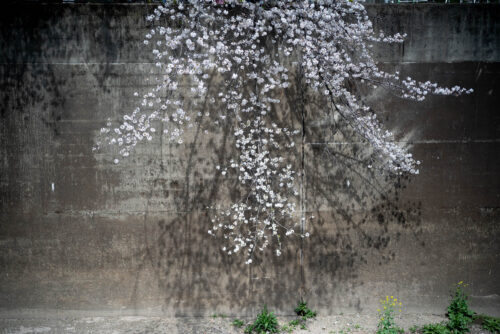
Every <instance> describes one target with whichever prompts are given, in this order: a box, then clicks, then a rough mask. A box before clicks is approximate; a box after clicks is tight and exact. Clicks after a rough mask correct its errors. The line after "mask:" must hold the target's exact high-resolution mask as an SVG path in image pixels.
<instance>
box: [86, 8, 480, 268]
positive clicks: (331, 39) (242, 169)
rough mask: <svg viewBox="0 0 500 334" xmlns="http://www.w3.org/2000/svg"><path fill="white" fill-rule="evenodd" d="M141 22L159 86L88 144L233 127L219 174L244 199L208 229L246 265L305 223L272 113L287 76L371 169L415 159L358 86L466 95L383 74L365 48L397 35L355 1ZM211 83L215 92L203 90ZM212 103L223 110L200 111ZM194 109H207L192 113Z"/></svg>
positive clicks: (217, 215) (398, 166) (418, 95)
mask: <svg viewBox="0 0 500 334" xmlns="http://www.w3.org/2000/svg"><path fill="white" fill-rule="evenodd" d="M147 20H148V21H149V22H151V28H150V30H149V31H148V32H147V34H146V35H145V39H144V41H143V43H144V44H143V46H144V48H149V49H150V50H151V52H152V54H153V56H154V58H155V62H156V63H155V65H156V67H157V70H158V71H159V74H158V76H157V85H156V87H154V88H153V89H151V90H150V91H148V92H146V93H144V94H139V93H135V94H134V95H136V96H137V97H138V99H139V101H140V102H139V106H138V107H137V108H135V109H134V110H133V111H132V112H131V113H129V114H127V115H125V116H123V120H122V121H120V122H119V124H118V125H117V126H114V125H113V123H112V122H111V120H108V122H107V124H106V126H105V127H104V128H102V129H101V139H100V140H99V141H98V142H97V145H96V147H95V148H96V149H98V148H99V147H101V146H102V144H109V145H112V146H116V147H117V149H118V150H119V154H120V156H121V157H122V158H126V157H127V156H129V155H130V153H131V152H132V150H133V149H134V148H135V147H136V145H137V144H139V143H141V142H144V141H146V142H147V141H150V140H152V138H153V136H158V134H159V133H160V136H163V137H162V138H164V139H167V140H169V141H170V142H173V143H178V144H182V143H183V141H184V138H183V133H184V132H185V131H186V129H189V128H192V127H194V126H195V125H200V124H202V120H204V119H210V120H211V122H212V126H213V125H215V126H221V125H226V126H230V127H231V128H232V134H233V136H234V145H235V148H236V150H237V152H238V154H237V155H236V156H233V157H230V158H229V160H228V161H227V163H226V164H225V165H219V166H216V170H217V172H218V173H220V175H221V176H222V177H230V176H231V177H234V178H235V179H236V180H237V181H238V183H239V186H240V187H241V189H242V192H243V194H242V197H241V198H240V199H235V200H234V202H233V203H232V204H231V205H229V206H227V207H223V208H221V207H219V206H218V205H217V203H214V207H213V208H214V209H216V210H213V212H214V214H213V216H212V223H213V226H212V227H211V228H210V229H209V230H208V233H209V234H211V235H213V236H217V237H220V238H222V239H221V240H222V242H223V245H221V248H222V250H223V251H224V252H225V253H227V254H228V255H233V254H237V253H240V252H244V258H245V259H246V263H247V264H250V263H252V261H253V260H252V259H253V258H254V254H255V252H257V251H259V252H262V251H264V250H265V249H266V248H268V247H271V249H272V250H273V252H274V253H275V254H276V256H280V255H281V252H282V248H281V243H282V241H283V240H284V238H283V237H285V236H292V235H295V236H298V237H301V238H306V237H308V236H309V233H307V232H305V230H304V229H303V228H302V227H303V226H304V223H305V222H306V221H307V220H308V219H312V218H313V217H305V213H304V210H302V208H297V196H298V195H299V189H297V184H296V183H297V182H296V178H297V175H298V174H299V173H297V170H295V168H294V167H293V163H292V162H293V159H292V158H293V157H291V156H286V155H284V154H283V152H286V151H287V150H288V151H290V150H292V149H293V148H294V146H295V142H296V140H295V137H296V136H297V135H298V134H300V133H301V131H300V130H296V129H291V128H288V127H287V126H286V125H285V124H281V123H280V122H279V121H275V120H274V119H273V117H271V116H272V113H273V106H274V105H278V104H280V102H281V101H280V99H278V98H276V96H277V94H276V93H277V92H278V91H283V90H286V89H287V88H288V87H289V86H291V79H290V78H291V73H290V72H293V73H300V74H301V75H302V77H303V79H304V82H305V84H306V85H307V86H308V87H309V88H310V89H313V90H315V91H317V92H318V93H320V94H322V95H323V97H324V98H325V99H326V101H328V103H326V104H325V111H326V112H328V113H329V114H331V115H335V116H336V117H339V118H340V119H342V121H343V122H346V123H347V124H349V126H350V127H351V128H352V130H353V131H354V132H355V133H356V134H357V135H358V136H360V138H361V139H362V140H363V141H364V142H365V143H366V144H367V145H368V146H369V147H370V149H371V150H372V152H373V154H372V155H371V156H370V158H369V159H370V161H369V165H368V168H372V170H381V171H387V172H389V173H394V174H402V173H410V174H418V172H419V171H418V165H419V163H420V162H419V161H417V160H415V159H414V158H413V156H412V154H411V153H409V152H408V151H407V149H406V148H405V147H402V146H400V145H399V144H398V143H397V142H396V141H395V140H394V136H393V134H392V133H391V132H390V131H387V130H384V129H383V127H382V125H381V124H380V122H379V121H378V120H377V117H376V115H375V113H374V111H373V110H372V109H371V108H370V106H368V105H367V104H366V102H365V101H364V98H363V94H361V90H362V89H364V88H376V87H385V88H387V89H389V90H390V91H391V92H393V93H394V94H396V95H398V96H400V97H402V98H405V99H411V100H415V101H422V100H424V99H425V98H426V96H428V95H429V94H437V95H459V94H464V93H471V92H472V90H467V89H465V88H461V87H458V86H454V87H451V88H446V87H440V86H438V85H437V84H436V83H432V82H430V81H426V82H420V81H416V80H414V79H412V78H409V77H407V78H401V77H400V75H399V73H398V72H395V73H389V72H386V71H384V70H382V69H380V68H379V67H378V66H377V63H376V60H375V59H374V57H373V52H372V50H373V47H374V45H376V44H384V43H385V44H391V43H401V42H402V41H403V39H404V37H405V35H404V34H400V33H397V34H395V35H387V34H385V33H383V32H382V31H375V29H374V28H373V25H372V22H371V21H370V19H369V17H368V15H367V12H366V10H365V8H364V6H363V3H362V2H360V1H358V0H354V1H331V0H324V1H308V0H284V1H241V0H214V1H213V0H185V1H180V0H179V1H170V2H167V3H166V4H164V5H159V6H158V7H156V8H155V9H154V13H153V14H152V15H150V16H148V17H147ZM214 78H218V80H219V81H218V83H217V85H218V86H217V87H218V92H217V93H216V94H213V93H212V92H211V91H210V90H209V82H210V80H212V79H214ZM180 87H182V89H181V88H180ZM210 104H211V105H217V106H223V107H222V108H218V111H211V112H208V111H205V110H208V109H207V108H206V106H207V105H210ZM195 106H202V109H204V110H203V111H196V112H195V111H193V110H195V108H194V107H195ZM198 110H199V109H198ZM205 131H207V130H206V129H205ZM115 163H119V159H118V158H117V159H115ZM299 175H300V174H299Z"/></svg>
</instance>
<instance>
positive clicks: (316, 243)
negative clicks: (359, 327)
mask: <svg viewBox="0 0 500 334" xmlns="http://www.w3.org/2000/svg"><path fill="white" fill-rule="evenodd" d="M300 78H301V75H300V73H299V74H296V82H295V85H292V87H291V88H289V89H287V90H286V91H282V92H278V93H277V97H279V98H280V99H281V100H282V103H281V104H280V105H279V106H276V107H275V108H274V112H273V113H272V116H271V117H270V118H271V121H272V122H275V123H277V124H278V125H279V126H281V127H287V128H289V129H302V130H303V134H302V136H299V137H298V138H297V143H298V145H296V149H295V150H293V151H290V152H287V155H288V157H287V158H288V159H289V161H290V163H291V164H293V166H294V168H295V170H297V171H303V172H304V176H303V177H300V178H299V179H298V180H297V181H298V183H301V184H302V185H303V193H302V195H301V196H300V198H299V199H298V203H297V204H298V206H299V207H301V206H302V207H303V208H304V209H305V211H306V216H310V215H314V216H315V218H314V219H312V220H308V222H307V224H306V226H305V227H306V229H307V231H309V232H310V233H311V237H310V238H309V239H301V238H287V240H286V241H285V242H284V243H283V244H284V245H283V248H282V255H281V256H280V257H276V256H275V255H274V254H272V253H271V252H270V251H266V252H263V253H257V254H256V258H255V259H254V264H252V265H251V266H247V265H245V264H244V261H245V258H244V257H243V256H241V255H238V256H228V255H226V254H225V253H224V252H223V251H222V250H221V244H220V239H217V238H213V237H211V236H210V235H208V233H207V231H208V229H209V228H210V227H211V226H212V222H211V219H212V214H213V210H214V208H213V206H214V204H216V203H223V204H228V203H232V202H235V201H238V199H239V198H241V196H242V194H243V192H242V189H241V186H240V185H239V183H238V180H237V179H236V178H235V177H222V176H221V174H220V173H219V172H217V170H216V169H215V166H217V165H224V164H227V161H228V160H229V159H230V157H237V156H238V151H237V149H236V147H235V146H234V142H233V140H234V139H233V136H232V132H233V129H234V128H233V126H234V123H233V122H234V120H233V119H231V118H230V117H228V119H227V121H226V122H224V123H220V124H219V125H214V124H213V123H212V122H211V121H210V122H209V121H208V120H200V122H198V126H197V128H196V129H195V131H193V133H192V135H190V136H189V138H190V140H189V143H188V144H186V145H185V146H182V147H180V146H178V145H174V144H163V143H161V145H166V146H168V147H170V149H171V150H172V152H175V154H174V155H179V156H182V159H181V160H180V161H181V162H180V165H181V166H180V167H181V168H180V169H181V170H182V171H183V175H182V177H179V178H172V177H171V176H170V175H169V170H168V169H166V168H163V167H162V166H160V173H159V175H158V178H156V179H154V180H153V181H152V184H151V189H152V193H153V191H154V192H157V191H158V190H159V191H160V192H163V193H165V196H168V197H169V198H170V199H171V201H172V203H174V211H172V212H171V213H169V214H167V215H166V217H165V218H156V217H154V215H150V216H148V213H147V212H146V216H145V236H146V238H147V239H148V240H149V241H147V242H146V246H145V249H144V253H143V254H141V255H140V256H141V257H142V259H143V263H141V265H140V267H139V268H138V271H141V270H143V269H144V268H145V267H148V266H151V267H152V269H153V272H154V273H155V276H156V280H157V282H158V288H159V290H160V291H161V293H162V296H161V298H162V299H163V300H164V304H163V307H164V311H165V312H167V313H168V314H172V315H175V316H185V315H191V316H192V315H205V316H206V315H211V314H214V313H226V314H228V313H229V314H231V315H240V316H241V315H255V313H256V311H257V310H258V309H259V308H260V307H261V306H262V305H263V304H267V305H268V306H269V307H272V308H273V309H274V310H277V311H278V312H279V313H284V314H291V313H292V312H293V305H294V304H295V303H296V302H297V300H298V299H300V298H305V299H308V300H310V301H311V302H312V304H313V305H315V306H316V307H325V308H326V307H331V306H332V305H334V304H335V303H336V302H338V300H336V299H335V296H337V295H345V294H346V293H348V291H349V290H350V289H352V288H353V286H356V285H362V284H363V280H364V279H366V277H358V274H357V273H358V270H359V268H361V267H362V266H366V265H367V264H368V265H371V264H373V262H374V261H376V263H377V265H379V264H380V265H383V264H385V263H388V262H390V261H392V260H393V259H394V258H395V256H396V253H395V249H394V247H393V246H394V243H395V242H397V241H398V239H399V238H400V236H401V235H408V234H410V235H412V237H414V238H416V239H418V235H419V233H420V232H419V223H420V215H421V214H420V204H419V203H414V202H409V201H404V200H402V199H401V198H400V194H401V192H402V191H403V190H404V188H405V187H406V185H407V184H408V182H410V181H411V179H410V178H409V177H407V176H396V177H394V176H390V175H388V174H386V173H382V172H381V171H378V170H374V169H370V168H368V167H367V165H368V164H369V161H371V159H372V158H373V152H370V150H369V149H368V148H367V146H366V143H364V142H362V141H360V140H359V138H358V137H357V136H356V134H355V133H354V132H353V131H352V130H351V129H350V127H349V126H348V125H347V124H345V123H343V122H341V121H339V120H336V119H334V115H332V114H331V113H329V112H325V111H324V108H323V107H322V106H324V105H325V101H324V100H322V98H321V97H318V95H317V94H316V93H313V92H307V91H306V88H305V87H304V85H303V84H302V82H301V79H300ZM216 86H217V85H216V84H215V83H212V85H211V87H210V89H211V90H212V93H214V92H215V91H216V89H217V87H216ZM221 107H222V106H217V105H211V106H208V105H202V106H192V108H193V110H196V108H201V109H200V110H207V108H209V109H210V111H211V112H212V111H214V110H215V111H217V110H219V109H220V108H221ZM207 122H208V123H207ZM206 128H208V130H209V134H208V135H207V134H203V130H204V129H206ZM162 163H163V162H162ZM150 198H151V196H150ZM146 211H147V210H146ZM155 219H156V220H155ZM297 220H298V221H299V220H300V217H297ZM153 221H154V222H153ZM151 224H155V226H151ZM138 280H139V275H137V279H136V284H135V288H134V291H133V293H132V299H136V298H137V296H138V294H139V291H138V285H139V284H138ZM351 300H353V302H352V305H349V306H352V307H356V308H358V309H360V307H361V306H360V300H359V298H358V297H353V298H352V299H351ZM356 300H357V302H356ZM343 306H345V305H343Z"/></svg>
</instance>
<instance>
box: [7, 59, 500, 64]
mask: <svg viewBox="0 0 500 334" xmlns="http://www.w3.org/2000/svg"><path fill="white" fill-rule="evenodd" d="M460 63H483V64H496V63H500V59H498V60H482V59H474V60H470V59H465V60H454V61H443V60H434V61H380V62H379V64H395V65H397V64H399V65H400V64H460ZM31 64H32V65H114V66H117V65H155V64H156V62H112V63H107V62H75V63H71V62H50V63H47V62H22V63H17V62H15V63H0V66H2V65H31Z"/></svg>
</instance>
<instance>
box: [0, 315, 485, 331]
mask: <svg viewBox="0 0 500 334" xmlns="http://www.w3.org/2000/svg"><path fill="white" fill-rule="evenodd" d="M292 319H293V318H292V317H281V318H279V322H280V325H284V324H286V323H288V322H289V321H290V320H292ZM233 320H234V319H232V318H229V317H224V316H217V317H208V318H162V317H143V316H100V317H78V316H67V315H66V316H61V315H57V314H56V315H50V314H48V315H45V316H36V317H30V316H26V317H24V316H22V317H16V316H12V315H10V316H3V317H2V318H0V333H6V334H32V333H46V334H51V333H99V334H119V333H126V334H132V333H133V334H149V333H162V334H184V333H186V334H236V333H243V328H241V329H237V328H235V327H234V326H232V325H231V323H232V321H233ZM242 320H243V321H245V322H247V323H248V322H250V320H251V319H242ZM444 320H446V319H445V318H444V316H443V315H431V314H427V315H426V314H401V315H400V316H398V317H397V319H396V322H397V324H398V325H399V326H400V327H402V328H404V329H405V330H406V331H407V332H408V333H409V330H408V329H409V328H410V327H412V326H414V325H423V324H427V323H437V322H440V321H444ZM377 322H378V318H377V315H360V314H340V315H336V316H327V317H321V316H319V317H317V318H316V319H313V320H309V321H308V322H307V329H306V330H302V329H299V328H297V329H295V330H294V331H293V333H298V334H302V333H303V334H306V333H320V334H323V333H324V334H367V333H375V330H376V326H377ZM471 333H472V334H480V333H484V334H486V333H488V332H486V331H484V330H482V329H481V328H480V327H479V326H473V328H472V330H471Z"/></svg>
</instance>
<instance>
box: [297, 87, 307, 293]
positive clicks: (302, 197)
mask: <svg viewBox="0 0 500 334" xmlns="http://www.w3.org/2000/svg"><path fill="white" fill-rule="evenodd" d="M299 89H300V90H301V91H300V100H301V101H300V109H301V110H300V111H301V118H302V119H301V121H302V138H301V162H300V163H301V166H300V168H301V173H300V176H301V180H300V216H301V217H300V233H301V235H304V232H305V223H306V221H305V214H306V213H305V210H306V207H305V187H304V182H305V137H306V128H305V110H304V95H303V94H304V92H303V91H302V85H299ZM300 282H301V285H302V287H301V289H300V299H301V300H302V299H303V296H302V293H303V286H304V238H301V240H300Z"/></svg>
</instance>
